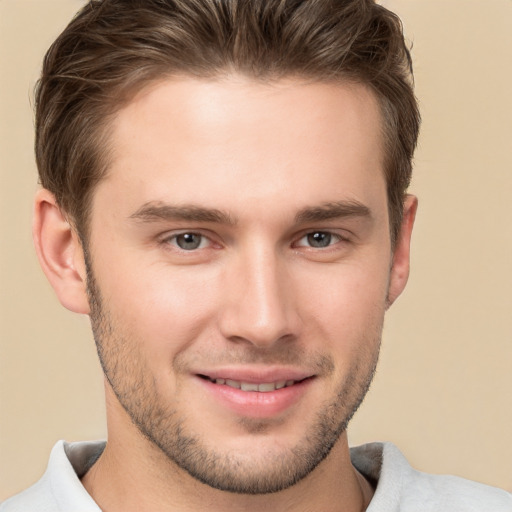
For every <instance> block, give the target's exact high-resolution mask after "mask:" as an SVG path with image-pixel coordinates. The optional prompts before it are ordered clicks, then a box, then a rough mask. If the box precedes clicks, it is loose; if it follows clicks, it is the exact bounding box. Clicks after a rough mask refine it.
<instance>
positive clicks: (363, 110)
mask: <svg viewBox="0 0 512 512" xmlns="http://www.w3.org/2000/svg"><path fill="white" fill-rule="evenodd" d="M111 137H112V139H111V143H112V147H113V149H114V150H113V155H112V162H111V166H110V169H109V172H108V175H107V176H106V178H105V179H104V180H103V181H102V182H100V184H99V185H98V187H97V190H96V191H95V193H94V199H93V205H92V214H91V219H90V220H91V224H90V226H91V229H90V232H91V236H90V240H89V242H88V247H87V255H88V257H87V258H86V257H84V251H83V248H82V247H81V245H80V243H79V240H78V237H77V236H76V234H75V232H74V230H73V228H72V226H70V224H69V223H68V222H67V221H66V218H65V216H64V215H62V213H61V212H60V210H59V209H58V207H57V206H56V204H55V200H54V198H53V196H52V195H51V194H50V193H49V192H48V191H46V190H42V191H40V192H39V194H38V196H37V198H36V208H35V221H34V237H35V240H36V247H37V250H38V254H39V257H40V260H41V263H42V266H43V269H44V270H45V272H46V274H47V276H48V278H49V279H50V282H51V283H52V285H53V286H54V288H55V290H56V292H57V295H58V296H59V299H60V300H61V302H62V303H63V305H64V306H66V307H67V308H69V309H71V310H72V311H76V312H78V313H83V314H89V315H90V316H91V323H92V326H93V331H94V334H95V339H96V342H97V344H98V351H99V354H100V358H101V360H102V365H103V368H104V371H105V375H106V399H107V418H108V434H109V442H108V444H107V448H106V449H105V452H104V453H103V455H102V456H101V457H100V459H99V461H98V462H97V463H96V464H95V465H94V466H93V468H92V469H91V470H90V471H89V472H88V473H87V475H86V476H85V477H84V479H83V484H84V486H85V487H86V489H87V490H88V492H89V493H90V494H91V495H92V496H93V498H94V499H95V500H96V501H97V503H98V504H99V505H100V507H101V508H102V509H103V510H106V511H117V510H124V511H131V510H171V511H172V510H180V511H187V510H208V511H216V510H219V511H220V510H223V511H226V510H228V511H229V510H247V511H249V510H263V509H269V508H270V509H273V510H290V511H302V510H304V511H305V510H324V511H335V510H344V511H354V512H355V511H359V510H363V509H364V508H366V506H367V504H368V502H369V500H370V498H371V494H372V490H371V488H370V486H369V484H368V483H367V482H366V481H365V480H364V478H362V477H361V475H359V474H358V473H357V471H356V470H355V469H354V468H353V466H352V465H351V462H350V457H349V453H348V443H347V436H346V432H345V427H346V423H347V422H348V421H349V419H350V417H351V416H352V414H353V412H354V411H355V409H356V408H357V406H358V405H359V403H360V401H361V400H362V398H363V397H364V394H365V392H366V390H367V387H368V386H369V383H370V381H371V377H372V374H373V370H374V367H375V364H376V362H377V358H378V351H379V345H380V336H381V332H382V325H383V319H384V314H385V311H386V309H387V308H388V307H389V306H390V304H392V303H393V301H394V300H395V299H396V298H397V297H398V295H399V294H400V293H401V291H402V290H403V288H404V286H405V284H406V282H407V277H408V271H409V243H410V235H411V230H412V225H413V221H414V215H415V211H416V200H415V198H413V197H408V198H407V200H406V203H405V213H404V220H403V224H402V230H401V235H400V238H399V240H398V242H397V244H396V246H395V247H394V248H392V247H391V243H390V235H389V219H388V209H387V198H386V185H385V179H384V174H383V169H382V161H383V152H382V140H381V119H380V114H379V109H378V105H377V102H376V100H375V98H374V96H373V95H372V93H371V92H369V91H368V90H367V89H366V88H365V87H364V86H360V85H346V84H336V85H333V84H322V83H305V82H301V81H299V80H292V79H289V80H282V81H279V82H276V83H273V84H263V83H259V82H254V81H251V80H249V79H245V78H243V77H240V76H229V77H225V78H223V79H219V80H216V81H200V80H196V79H192V78H187V77H181V78H175V79H172V80H171V79H168V80H165V81H161V82H158V83H155V84H152V85H151V86H149V87H147V88H146V89H144V90H143V91H141V92H140V93H139V94H138V95H137V96H136V97H135V98H134V99H133V101H131V102H130V103H129V104H128V105H127V106H126V107H125V108H123V109H122V110H121V111H120V112H119V114H118V115H117V117H116V119H115V122H114V124H113V126H112V130H111ZM186 233H188V234H195V236H190V235H188V237H187V236H184V234H186ZM187 243H188V245H186V244H187ZM194 244H198V245H197V246H196V245H194ZM87 285H88V286H87ZM225 374H227V375H229V376H233V375H234V376H235V377H238V378H239V380H251V382H252V381H253V380H254V381H262V382H268V381H269V380H279V378H280V377H281V376H282V375H288V376H289V375H293V376H295V379H296V380H301V379H302V378H306V380H305V381H304V382H303V383H302V384H301V385H299V386H297V387H295V388H294V391H293V392H292V393H295V394H293V396H292V398H291V399H290V400H289V402H285V403H284V405H283V404H282V403H281V402H282V400H281V399H280V398H279V397H282V396H284V395H283V394H282V393H281V394H280V393H277V392H274V393H270V394H266V393H257V392H253V393H252V396H253V397H254V396H256V395H257V397H256V398H254V400H252V401H249V402H247V401H245V402H244V400H245V399H242V402H243V403H242V405H237V406H233V405H232V403H233V398H232V397H231V398H228V399H227V402H226V400H224V399H223V398H222V396H223V395H222V393H220V394H219V392H218V389H219V386H221V385H217V384H213V383H211V382H209V381H207V380H206V379H204V378H203V377H204V376H208V377H213V378H215V377H219V376H223V375H225ZM224 389H225V386H224ZM289 391H290V390H288V391H287V392H289ZM235 394H236V393H235ZM239 395H240V392H239V394H238V395H237V396H238V397H239ZM244 396H247V395H244ZM275 397H277V398H275ZM274 398H275V403H277V405H278V406H279V404H281V405H280V406H279V407H274V405H275V404H274V405H269V404H270V403H271V402H273V401H274ZM280 400H281V402H280ZM319 432H320V433H321V434H320V436H319V434H318V433H319ZM180 436H181V437H180ZM180 443H181V444H180ZM326 445H327V446H330V445H332V449H331V450H330V452H329V453H325V452H326V451H327V450H326V449H325V446H326ZM190 447H192V449H190ZM322 450H323V451H322ZM305 461H306V462H305ZM204 482H207V483H204ZM272 485H273V486H274V488H272ZM233 491H236V492H233Z"/></svg>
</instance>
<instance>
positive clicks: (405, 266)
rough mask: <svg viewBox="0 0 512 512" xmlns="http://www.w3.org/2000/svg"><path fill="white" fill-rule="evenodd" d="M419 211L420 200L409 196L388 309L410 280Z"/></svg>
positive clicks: (392, 277) (394, 259)
mask: <svg viewBox="0 0 512 512" xmlns="http://www.w3.org/2000/svg"><path fill="white" fill-rule="evenodd" d="M417 209H418V199H417V198H416V197H415V196H412V195H407V197H406V198H405V202H404V213H403V218H402V225H401V227H400V233H399V236H398V240H397V241H396V246H395V248H394V251H393V264H392V266H391V274H390V277H389V289H388V297H387V307H388V308H389V307H390V306H391V304H393V302H395V300H396V299H397V298H398V296H399V295H400V294H401V293H402V291H403V290H404V288H405V285H406V284H407V280H408V279H409V263H410V254H411V235H412V228H413V225H414V219H415V217H416V210H417Z"/></svg>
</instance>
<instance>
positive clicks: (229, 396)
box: [198, 377, 314, 418]
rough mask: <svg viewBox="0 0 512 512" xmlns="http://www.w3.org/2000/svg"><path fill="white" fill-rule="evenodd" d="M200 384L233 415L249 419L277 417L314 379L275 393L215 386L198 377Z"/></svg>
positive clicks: (297, 398) (297, 399)
mask: <svg viewBox="0 0 512 512" xmlns="http://www.w3.org/2000/svg"><path fill="white" fill-rule="evenodd" d="M198 379H199V380H200V382H201V384H202V385H203V386H204V387H205V388H206V389H207V391H208V392H209V394H210V395H211V396H213V397H214V399H215V400H217V401H219V402H220V403H221V404H223V405H224V406H226V407H227V408H229V409H230V410H231V411H233V412H234V413H235V414H237V415H240V416H246V417H251V418H269V417H272V416H277V415H279V414H281V413H283V412H285V411H286V410H287V409H289V408H290V407H292V406H293V405H295V404H296V403H297V402H299V401H300V399H301V398H302V397H303V396H304V394H305V393H306V391H307V389H308V388H309V386H310V385H311V383H312V382H313V380H314V379H312V378H309V379H305V380H303V381H301V382H298V383H296V384H294V385H293V386H288V387H285V388H281V389H276V390H275V391H267V392H264V393H263V392H260V391H242V390H241V389H236V388H232V387H230V386H226V385H225V384H215V383H213V382H211V381H210V380H206V379H202V378H200V377H198Z"/></svg>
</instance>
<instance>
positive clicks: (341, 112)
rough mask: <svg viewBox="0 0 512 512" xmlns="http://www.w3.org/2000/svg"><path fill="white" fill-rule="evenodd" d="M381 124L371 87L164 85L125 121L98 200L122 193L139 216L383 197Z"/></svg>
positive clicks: (237, 79)
mask: <svg viewBox="0 0 512 512" xmlns="http://www.w3.org/2000/svg"><path fill="white" fill-rule="evenodd" d="M381 125H382V122H381V116H380V111H379V107H378V103H377V100H376V98H375V97H374V95H373V93H372V92H370V91H369V90H368V89H367V88H366V87H364V86H362V85H357V84H339V83H336V84H333V83H319V82H313V83H311V82H310V83H307V82H305V81H303V80H302V81H301V80H298V79H286V80H280V81H277V82H273V83H262V82H257V81H255V80H251V79H247V78H244V77H241V76H236V75H235V76H229V77H224V78H222V79H216V80H198V79H194V78H188V77H181V78H172V79H167V80H162V81H159V82H156V83H154V84H152V85H150V86H148V87H146V88H145V89H143V90H142V91H140V92H139V93H138V94H137V95H136V96H135V98H134V99H133V100H132V101H131V102H130V103H129V104H128V105H126V106H125V107H124V108H123V109H122V110H121V111H120V112H119V113H118V115H117V116H116V118H115V121H114V123H113V126H112V131H111V147H112V148H113V155H112V160H111V161H112V165H111V167H110V169H109V172H108V174H107V177H106V178H105V180H104V181H103V182H102V183H100V185H99V187H98V188H99V189H98V190H97V194H96V195H100V196H101V195H102V194H107V193H108V192H109V190H110V192H113V191H114V190H118V191H120V190H121V189H122V190H123V194H124V196H125V197H124V199H125V202H126V203H131V204H130V207H131V208H133V209H136V208H137V207H138V206H140V205H141V204H143V203H144V202H149V201H163V202H168V201H169V200H172V202H173V203H190V202H191V201H193V202H200V203H202V204H204V205H205V206H211V207H215V208H216V207H218V206H219V205H218V204H217V203H218V201H221V200H222V201H224V203H226V202H229V204H230V205H231V206H233V208H237V207H242V208H246V209H247V207H248V205H249V204H250V201H254V202H255V204H256V205H257V204H258V201H261V203H260V204H261V205H263V204H264V202H265V201H267V200H269V201H271V200H273V201H274V202H280V203H281V204H282V203H283V202H284V199H285V198H287V197H290V195H293V197H294V198H295V203H297V206H298V207H300V206H303V204H306V203H312V204H314V203H318V202H325V201H330V200H337V199H339V198H340V196H341V198H342V199H355V200H363V199H364V197H360V196H364V195H367V194H369V195H372V194H376V193H378V194H380V195H381V196H382V192H383V191H384V190H385V183H384V175H383V150H382V130H381ZM330 196H332V197H330ZM299 203H303V204H300V205H299Z"/></svg>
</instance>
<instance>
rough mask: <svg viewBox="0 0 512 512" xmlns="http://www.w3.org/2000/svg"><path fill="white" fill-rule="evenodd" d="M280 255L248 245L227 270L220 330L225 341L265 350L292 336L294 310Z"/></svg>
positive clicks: (273, 249) (258, 246) (272, 249)
mask: <svg viewBox="0 0 512 512" xmlns="http://www.w3.org/2000/svg"><path fill="white" fill-rule="evenodd" d="M289 281H290V279H289V276H288V272H287V269H286V266H285V262H284V261H283V256H282V255H280V254H279V252H278V251H277V250H275V248H273V247H271V246H270V247H269V246H265V245H263V244H257V243H254V244H250V245H249V246H248V247H247V250H244V251H242V252H241V253H240V254H239V255H238V256H237V258H236V262H235V263H234V265H233V266H232V268H231V269H230V270H229V271H228V276H227V282H226V286H227V287H228V289H227V290H226V295H227V301H226V305H225V309H224V312H223V318H222V322H221V328H222V330H223V333H224V335H225V336H226V337H227V338H232V339H233V338H237V339H245V340H247V341H248V342H250V343H252V344H253V345H256V346H260V347H266V346H270V345H272V344H273V343H275V342H276V341H278V340H280V339H282V338H284V337H288V336H293V335H295V334H296V333H295V330H296V322H295V321H294V317H295V314H296V313H295V311H294V308H293V298H292V296H291V293H290V292H291V289H290V285H291V283H290V282H289Z"/></svg>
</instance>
